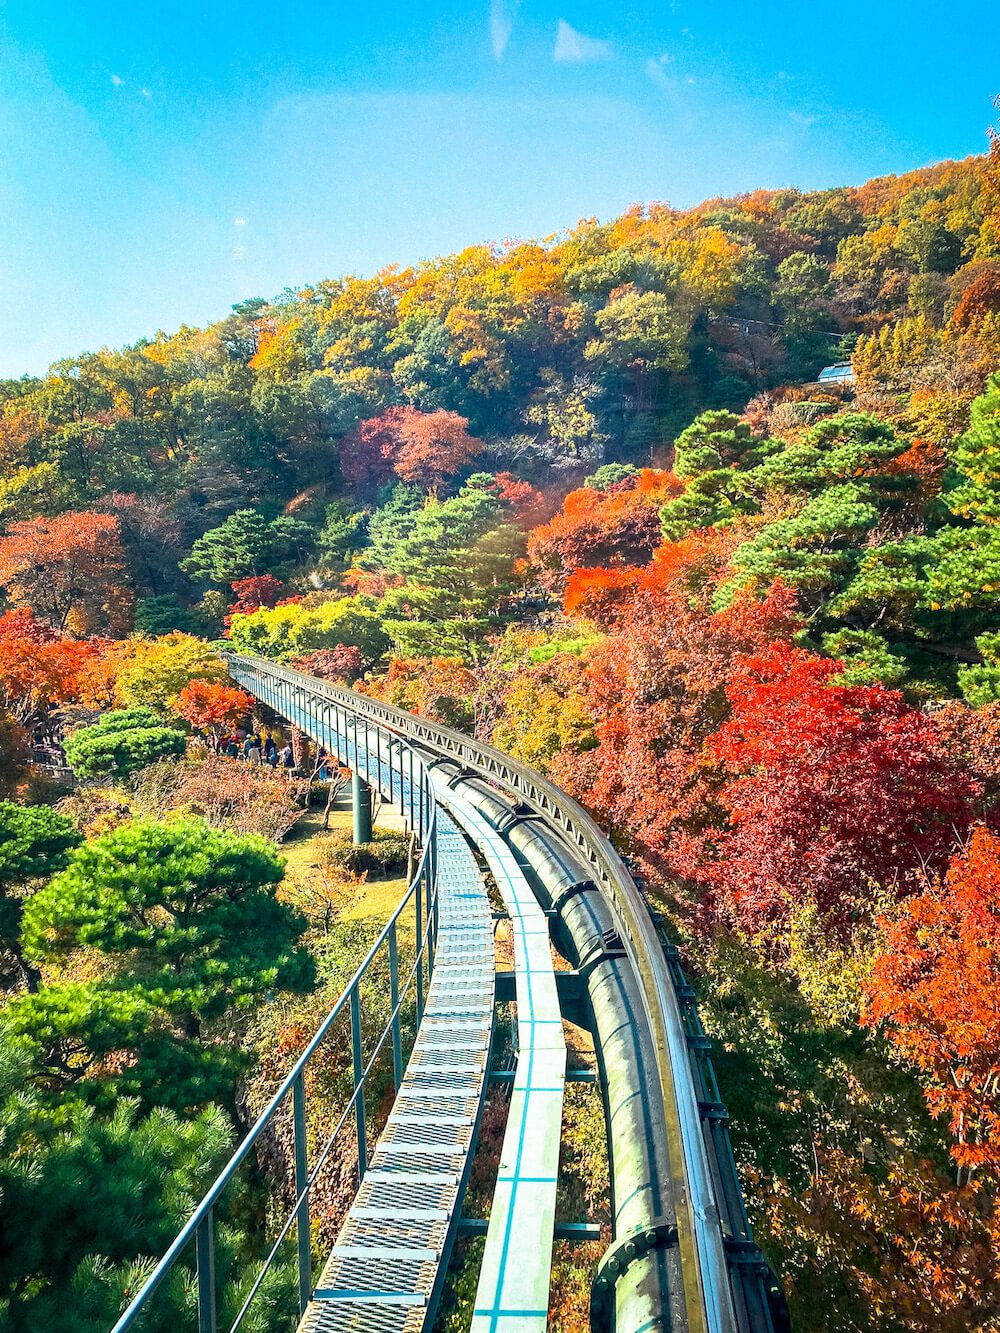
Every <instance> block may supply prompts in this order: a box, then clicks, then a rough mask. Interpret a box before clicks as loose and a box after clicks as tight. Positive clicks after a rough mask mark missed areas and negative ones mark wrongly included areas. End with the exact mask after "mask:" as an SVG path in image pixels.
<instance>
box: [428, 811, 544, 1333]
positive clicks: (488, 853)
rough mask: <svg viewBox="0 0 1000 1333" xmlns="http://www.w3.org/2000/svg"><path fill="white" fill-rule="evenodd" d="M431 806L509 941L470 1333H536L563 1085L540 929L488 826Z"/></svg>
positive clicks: (521, 881) (473, 814)
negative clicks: (485, 881)
mask: <svg viewBox="0 0 1000 1333" xmlns="http://www.w3.org/2000/svg"><path fill="white" fill-rule="evenodd" d="M438 799H439V801H440V802H441V803H442V804H444V806H445V807H446V809H448V811H449V813H450V814H451V815H452V816H453V817H454V818H455V819H456V820H457V821H458V823H459V824H460V825H461V826H462V828H463V829H464V830H465V832H466V834H467V835H468V837H469V838H470V839H471V840H472V842H474V843H475V844H476V846H477V847H478V848H479V850H480V852H481V853H482V855H483V857H484V858H485V860H486V864H487V865H488V866H489V869H490V873H491V874H492V875H493V878H494V881H495V883H496V885H497V888H498V889H499V891H500V896H501V898H502V899H503V902H504V906H505V908H506V909H507V912H508V913H509V915H510V921H511V927H512V932H513V939H514V984H515V994H516V996H517V1065H516V1068H515V1071H514V1085H513V1091H512V1093H511V1099H510V1109H509V1110H508V1113H507V1128H506V1131H505V1133H504V1139H503V1147H502V1149H501V1152H500V1169H499V1172H498V1175H497V1182H496V1188H495V1190H494V1193H493V1203H492V1206H491V1208H490V1221H489V1230H488V1231H487V1233H486V1248H485V1251H484V1254H483V1263H482V1268H481V1269H480V1273H479V1286H478V1289H477V1291H476V1302H475V1306H474V1308H473V1315H472V1333H515V1330H518V1329H520V1330H523V1333H544V1329H545V1324H546V1317H547V1315H548V1307H549V1270H550V1268H551V1265H552V1237H553V1231H554V1227H555V1213H556V1186H557V1185H558V1183H559V1138H560V1131H561V1128H562V1103H563V1086H564V1083H565V1078H566V1040H565V1038H564V1036H563V1025H562V1015H561V1013H560V1010H559V996H558V993H557V991H556V978H555V972H554V971H553V967H552V951H551V947H550V944H549V926H548V922H547V921H546V919H545V913H544V912H543V911H542V909H541V907H540V906H539V904H538V899H537V898H536V897H535V895H534V893H533V892H532V890H531V886H530V885H529V884H528V881H527V879H526V877H525V874H524V871H523V870H522V869H521V867H520V866H519V865H518V863H517V859H516V857H515V856H514V853H513V852H512V851H511V849H510V847H509V846H508V845H507V843H506V842H505V841H504V839H503V838H502V837H501V836H500V834H499V833H498V832H497V831H496V829H495V828H494V827H493V825H492V824H490V823H489V822H488V821H487V820H486V819H484V818H483V816H482V815H481V814H480V813H479V811H478V810H476V808H475V807H474V806H473V805H471V804H470V803H469V802H468V801H467V800H465V799H464V797H462V796H461V795H460V794H459V793H458V792H456V791H455V790H454V789H451V788H449V787H442V788H439V790H438Z"/></svg>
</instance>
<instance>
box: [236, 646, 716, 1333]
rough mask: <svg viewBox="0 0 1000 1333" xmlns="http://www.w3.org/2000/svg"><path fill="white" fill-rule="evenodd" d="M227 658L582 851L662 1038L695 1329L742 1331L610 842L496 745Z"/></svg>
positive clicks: (662, 984)
mask: <svg viewBox="0 0 1000 1333" xmlns="http://www.w3.org/2000/svg"><path fill="white" fill-rule="evenodd" d="M225 656H226V658H227V661H228V662H229V666H230V670H231V672H232V673H233V674H234V676H236V677H237V678H238V679H242V681H243V683H244V684H245V683H247V680H248V679H251V678H253V677H254V676H257V677H258V678H264V679H267V678H270V679H271V680H281V681H284V682H285V684H286V685H287V686H289V687H290V688H292V689H294V690H298V691H308V692H309V693H310V694H312V695H313V696H314V697H319V698H322V699H325V700H326V701H328V702H329V703H332V704H334V705H335V706H337V707H340V708H343V709H345V710H350V711H351V712H352V713H354V714H355V715H358V716H361V717H364V718H366V719H367V720H369V721H374V722H375V723H376V725H377V726H379V727H385V728H387V729H389V730H391V731H393V732H395V733H397V734H398V735H400V736H401V737H405V738H406V739H407V740H408V741H409V742H410V743H411V745H412V744H417V745H422V746H426V747H427V748H429V749H431V750H433V751H434V752H435V754H436V755H438V756H440V755H444V756H446V757H449V758H452V759H454V760H455V761H456V762H457V763H458V764H460V765H461V766H462V767H464V768H466V769H468V770H470V771H471V772H473V773H475V774H477V775H479V776H481V777H483V778H485V779H487V780H488V781H490V782H493V783H496V784H497V785H499V786H501V787H504V788H506V789H507V790H508V791H510V792H511V793H513V794H516V795H518V796H520V797H521V798H522V799H523V800H525V801H526V802H527V803H528V804H529V805H530V806H532V807H533V808H534V809H536V810H537V811H538V812H539V813H541V814H542V815H544V816H545V817H546V819H547V820H548V821H549V822H550V823H551V824H552V825H553V826H554V827H555V828H556V829H557V830H558V831H559V832H560V833H561V834H562V835H563V837H565V838H566V839H567V841H568V842H569V843H570V844H571V845H572V846H573V847H574V848H575V850H576V851H577V852H579V853H581V854H582V855H583V857H584V858H585V860H586V861H587V863H588V864H589V865H590V867H591V868H592V870H593V871H594V878H595V882H596V883H597V885H598V887H599V888H600V889H601V891H602V892H603V893H604V895H605V897H606V899H607V901H608V903H609V905H610V907H611V908H612V910H613V912H614V914H615V917H616V920H617V922H618V926H619V931H620V934H621V936H622V942H623V944H624V947H625V950H626V952H627V954H628V956H629V959H630V961H631V963H632V965H633V967H634V968H635V971H636V974H637V976H638V978H639V981H640V989H641V993H642V998H643V1007H644V1010H645V1015H646V1019H647V1022H648V1023H649V1027H650V1032H651V1035H652V1039H653V1048H654V1051H655V1057H656V1065H657V1074H658V1082H659V1085H660V1093H661V1096H662V1099H663V1107H664V1113H665V1116H666V1122H667V1134H668V1144H667V1148H668V1155H669V1161H670V1164H671V1174H672V1176H673V1178H674V1184H675V1191H676V1197H677V1199H678V1209H677V1229H678V1245H679V1249H680V1252H681V1259H682V1265H681V1267H682V1272H683V1274H684V1291H683V1299H684V1304H685V1310H686V1314H687V1319H688V1328H689V1329H690V1330H692V1333H696V1331H697V1333H702V1331H703V1333H734V1330H735V1329H736V1327H737V1321H736V1313H735V1308H734V1304H733V1295H732V1290H731V1287H730V1281H729V1266H728V1263H727V1259H726V1252H725V1244H724V1237H723V1233H722V1225H721V1216H720V1207H719V1202H718V1199H717V1197H716V1191H715V1186H714V1182H713V1178H712V1171H711V1166H710V1163H709V1158H708V1151H707V1148H706V1144H705V1139H704V1136H703V1134H702V1130H701V1120H700V1113H699V1106H698V1096H697V1091H696V1088H695V1084H694V1076H693V1072H692V1069H691V1063H690V1060H689V1058H688V1046H687V1038H686V1034H685V1027H684V1022H683V1018H682V1015H681V1010H680V1006H679V1003H678V1000H677V995H676V993H675V991H674V987H673V983H672V981H671V979H670V975H669V971H668V969H667V968H666V967H665V965H664V958H663V953H662V949H661V944H660V940H659V937H658V935H657V931H656V926H655V924H654V922H653V920H652V918H651V916H650V913H649V910H648V908H647V906H646V902H645V899H644V897H643V895H642V893H641V892H640V890H639V888H638V886H637V885H636V883H635V881H634V880H633V879H632V876H631V875H630V874H629V871H628V870H627V868H626V867H625V864H624V863H623V861H622V859H621V857H620V856H619V855H618V853H617V851H616V850H615V848H614V847H613V846H612V844H611V842H610V841H609V839H608V838H607V837H606V836H605V834H604V833H603V832H602V830H601V829H600V828H599V827H598V825H597V824H596V823H595V821H594V820H593V819H592V818H591V816H590V815H588V814H587V812H586V811H585V810H584V809H583V808H582V807H581V806H579V805H578V804H577V803H576V802H575V801H574V800H573V799H572V798H571V797H569V796H567V795H566V793H565V792H563V791H561V790H560V789H559V788H558V787H556V786H555V785H554V784H553V783H551V782H549V781H548V779H546V778H544V777H542V776H541V774H539V773H537V772H536V771H535V770H534V769H532V768H530V767H529V766H528V765H527V764H522V763H520V762H519V761H518V760H516V759H512V758H511V757H510V756H509V755H506V754H504V753H503V752H502V751H500V750H497V749H496V748H494V747H493V746H491V745H487V744H485V743H483V742H479V741H474V740H472V739H471V737H469V736H466V735H464V734H463V733H462V732H458V731H455V730H453V729H452V728H451V727H446V726H444V725H442V724H440V723H436V722H429V721H427V720H426V719H424V718H419V717H416V716H415V715H414V714H412V713H407V712H405V711H403V710H402V709H399V708H395V707H393V706H392V705H391V704H386V703H383V702H382V701H381V700H377V699H373V698H371V697H369V696H367V695H364V694H359V693H358V692H356V691H354V690H348V689H345V688H342V687H340V686H336V685H331V684H329V683H328V682H326V681H320V680H317V679H316V678H315V677H312V676H308V675H306V674H305V673H304V672H301V671H296V670H294V669H293V668H291V667H287V666H283V665H281V664H280V663H277V662H273V661H269V660H268V659H266V658H261V657H256V656H247V655H240V654H225Z"/></svg>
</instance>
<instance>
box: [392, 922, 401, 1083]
mask: <svg viewBox="0 0 1000 1333" xmlns="http://www.w3.org/2000/svg"><path fill="white" fill-rule="evenodd" d="M389 1003H390V1005H391V1006H392V1081H393V1083H394V1084H395V1085H396V1091H397V1092H398V1091H399V1085H400V1084H401V1083H402V1081H403V1042H402V1036H401V1033H400V1025H399V1018H400V1015H399V948H398V944H397V941H396V923H395V921H394V922H393V923H392V926H391V928H390V930H389Z"/></svg>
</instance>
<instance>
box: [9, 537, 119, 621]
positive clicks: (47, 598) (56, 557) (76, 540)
mask: <svg viewBox="0 0 1000 1333" xmlns="http://www.w3.org/2000/svg"><path fill="white" fill-rule="evenodd" d="M124 574H125V555H124V551H123V550H122V544H121V538H120V534H119V528H118V520H117V519H115V518H113V517H112V516H111V515H110V514H94V513H88V512H84V513H78V514H60V515H59V516H58V518H35V519H31V520H30V521H27V522H23V523H12V524H11V526H10V528H9V530H8V532H7V535H6V536H5V537H2V538H0V585H2V586H3V587H4V588H5V589H6V591H7V596H8V598H9V599H10V600H11V601H12V602H13V603H14V604H15V605H18V606H30V607H31V609H32V610H33V611H34V612H35V614H36V615H37V616H38V618H39V619H40V620H42V621H44V622H45V623H46V624H48V625H49V626H51V628H53V629H55V630H58V631H60V632H62V631H64V630H69V631H70V633H73V634H76V635H78V636H81V635H83V634H85V633H87V632H88V631H89V630H90V629H92V628H94V627H96V626H98V625H99V626H100V627H101V628H102V629H110V630H112V631H114V630H122V629H124V628H125V627H126V625H127V616H128V611H129V607H130V603H131V594H130V592H129V590H128V588H127V586H126V585H125V583H124V582H123V579H124Z"/></svg>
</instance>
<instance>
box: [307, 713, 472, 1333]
mask: <svg viewBox="0 0 1000 1333" xmlns="http://www.w3.org/2000/svg"><path fill="white" fill-rule="evenodd" d="M322 730H324V732H325V734H324V735H323V736H321V737H319V738H318V739H320V740H322V741H323V743H324V744H326V745H327V746H328V747H329V748H330V749H331V750H333V749H334V748H336V741H337V739H338V738H337V737H336V736H335V734H334V733H332V732H331V731H330V730H329V728H322ZM375 767H376V765H375V763H374V762H373V763H372V770H373V776H374V769H375ZM380 769H381V777H382V783H383V789H384V790H387V789H388V787H389V783H390V781H391V782H392V785H393V788H394V791H393V793H392V794H393V795H394V796H395V797H396V798H397V799H398V798H399V797H400V796H404V797H405V794H406V789H407V787H408V785H409V784H408V782H407V780H406V779H405V778H402V777H401V776H400V774H399V773H392V774H391V776H390V771H389V769H388V767H387V766H386V765H385V764H382V765H381V766H380ZM437 819H438V826H437V827H438V835H437V836H438V895H439V897H438V934H437V948H436V952H435V961H434V971H433V974H432V977H431V984H430V987H429V988H428V992H427V1002H426V1006H425V1009H424V1014H423V1018H422V1021H421V1024H420V1028H419V1031H418V1034H417V1039H416V1042H415V1044H414V1048H413V1052H412V1054H411V1056H410V1060H409V1063H408V1064H407V1067H406V1072H405V1075H404V1077H403V1081H402V1083H401V1085H400V1088H399V1091H398V1093H397V1094H396V1099H395V1102H394V1104H393V1108H392V1111H391V1113H390V1115H389V1119H388V1122H387V1124H386V1126H385V1129H384V1130H383V1132H382V1135H381V1137H380V1139H379V1142H378V1145H377V1147H376V1149H375V1152H374V1154H373V1156H372V1160H371V1164H370V1166H369V1168H368V1170H367V1172H366V1173H365V1177H364V1180H363V1181H362V1183H361V1187H360V1189H359V1191H358V1193H357V1195H356V1197H355V1200H354V1202H353V1204H352V1205H351V1208H350V1211H349V1212H348V1215H347V1217H346V1219H345V1221H344V1224H343V1226H342V1227H341V1230H340V1233H339V1235H338V1236H337V1241H336V1244H335V1245H334V1247H333V1249H332V1251H331V1253H330V1256H329V1258H328V1259H327V1262H326V1265H325V1266H324V1268H323V1272H322V1274H321V1275H320V1278H319V1282H318V1283H317V1286H316V1289H315V1291H314V1293H313V1299H312V1301H311V1302H310V1304H309V1306H308V1308H307V1310H306V1313H305V1315H304V1316H303V1318H302V1321H301V1323H300V1325H299V1329H300V1333H348V1331H349V1330H350V1333H419V1331H420V1330H423V1329H424V1328H425V1321H426V1317H427V1313H428V1310H429V1309H430V1302H431V1297H432V1293H433V1292H434V1289H435V1286H436V1285H437V1284H438V1283H439V1281H440V1278H441V1277H442V1276H443V1274H442V1271H441V1270H442V1265H443V1262H444V1260H445V1259H446V1257H447V1254H448V1250H449V1239H450V1236H451V1235H452V1230H453V1226H454V1224H455V1222H456V1221H457V1212H458V1209H459V1206H460V1204H461V1196H462V1191H463V1185H464V1180H465V1176H466V1172H467V1169H468V1165H469V1160H470V1157H471V1154H472V1150H473V1148H474V1146H475V1136H476V1127H477V1123H478V1119H479V1110H480V1106H481V1104H482V1096H483V1090H484V1087H485V1081H486V1075H487V1061H488V1058H489V1048H490V1037H491V1034H492V1027H493V1003H494V971H495V961H494V951H493V923H492V916H491V912H490V907H489V901H488V899H487V896H486V888H485V885H484V883H483V878H482V875H481V874H480V872H479V869H478V867H477V865H476V862H475V859H474V858H473V855H472V853H471V851H470V850H469V846H468V844H467V843H466V841H465V838H464V837H463V836H462V833H461V832H460V830H459V829H458V827H457V826H456V824H455V822H454V821H453V820H452V819H451V818H450V816H449V815H448V814H447V812H445V811H444V810H442V809H441V808H440V807H439V808H438V815H437Z"/></svg>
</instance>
